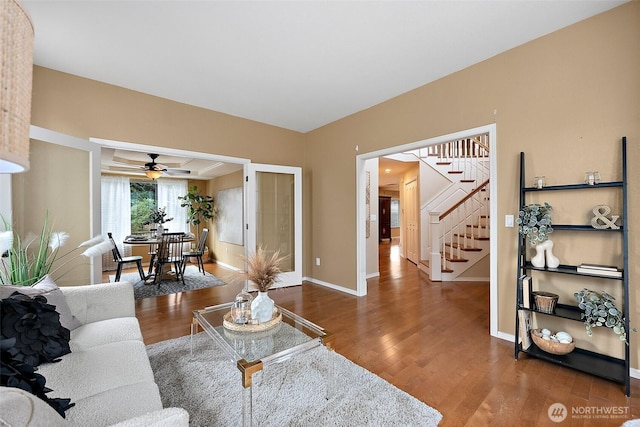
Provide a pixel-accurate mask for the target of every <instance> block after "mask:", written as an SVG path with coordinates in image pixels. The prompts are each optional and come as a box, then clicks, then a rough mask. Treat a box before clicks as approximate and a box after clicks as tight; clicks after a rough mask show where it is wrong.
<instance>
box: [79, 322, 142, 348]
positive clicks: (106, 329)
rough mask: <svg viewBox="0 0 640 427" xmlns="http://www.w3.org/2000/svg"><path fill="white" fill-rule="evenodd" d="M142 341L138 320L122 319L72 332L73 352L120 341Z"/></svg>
mask: <svg viewBox="0 0 640 427" xmlns="http://www.w3.org/2000/svg"><path fill="white" fill-rule="evenodd" d="M130 340H135V341H142V333H141V332H140V325H139V323H138V319H136V318H135V317H120V318H116V319H107V320H101V321H99V322H93V323H87V324H86V325H82V326H80V327H79V328H76V329H74V330H73V331H71V341H70V343H69V345H70V346H71V351H72V352H76V351H84V350H87V349H89V348H91V347H96V346H99V345H104V344H109V343H113V342H120V341H130Z"/></svg>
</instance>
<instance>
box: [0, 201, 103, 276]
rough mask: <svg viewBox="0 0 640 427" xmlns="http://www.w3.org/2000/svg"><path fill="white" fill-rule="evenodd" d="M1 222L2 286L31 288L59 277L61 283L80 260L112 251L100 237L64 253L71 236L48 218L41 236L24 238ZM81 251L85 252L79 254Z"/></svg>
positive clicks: (45, 220) (5, 222) (0, 274)
mask: <svg viewBox="0 0 640 427" xmlns="http://www.w3.org/2000/svg"><path fill="white" fill-rule="evenodd" d="M0 218H1V219H2V223H3V225H4V230H5V231H1V232H0V285H15V286H31V285H33V284H34V283H36V282H38V281H39V280H40V279H42V278H43V277H44V276H46V275H51V276H53V275H56V279H59V278H60V277H62V276H64V274H65V273H67V272H68V271H69V270H71V269H72V268H73V267H68V269H67V271H64V270H63V271H61V270H62V269H63V268H64V267H65V266H68V265H69V263H70V262H71V261H73V260H75V259H76V258H78V257H81V256H84V257H87V258H93V257H96V256H99V255H102V254H104V253H107V252H109V251H110V250H111V249H112V245H111V242H110V241H108V240H105V239H104V237H103V236H101V235H97V236H95V237H94V238H92V239H90V240H87V241H86V242H83V243H81V244H80V245H79V246H77V247H75V248H72V249H70V250H68V251H66V252H65V251H62V247H63V246H64V245H65V243H66V242H67V240H68V239H69V234H67V233H66V232H64V231H53V227H52V226H51V225H50V223H49V215H48V214H46V215H45V217H44V224H43V226H42V229H41V231H40V234H39V235H36V234H33V233H27V235H26V236H24V237H23V236H20V235H19V234H18V233H17V232H15V231H14V230H13V227H12V226H11V224H10V223H9V222H7V221H6V220H5V219H4V217H0ZM81 248H84V251H83V252H81V253H79V251H80V249H81ZM54 264H55V266H54ZM58 273H59V274H58Z"/></svg>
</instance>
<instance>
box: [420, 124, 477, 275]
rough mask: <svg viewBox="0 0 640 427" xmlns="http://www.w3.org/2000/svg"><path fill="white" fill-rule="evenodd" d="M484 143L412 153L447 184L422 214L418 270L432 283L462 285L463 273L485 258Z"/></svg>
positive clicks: (465, 142)
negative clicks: (455, 281)
mask: <svg viewBox="0 0 640 427" xmlns="http://www.w3.org/2000/svg"><path fill="white" fill-rule="evenodd" d="M488 138H489V136H488V135H480V136H477V137H474V138H466V139H463V140H457V141H451V142H447V143H443V144H437V145H433V146H429V147H425V148H423V149H421V150H418V152H417V153H414V154H415V155H416V157H418V158H419V159H420V160H421V162H422V164H423V166H422V167H423V168H429V169H430V170H429V171H428V172H429V173H433V172H435V173H437V174H439V175H440V176H442V177H444V178H446V182H448V184H447V185H444V186H443V188H442V189H441V191H440V192H439V193H438V194H436V195H435V196H434V197H433V198H431V200H429V201H427V202H426V203H425V204H423V205H422V206H421V212H420V216H421V219H422V227H421V228H422V230H423V231H422V235H421V241H422V247H421V254H422V256H421V259H422V260H421V262H420V263H419V265H418V267H419V268H420V269H421V270H423V271H425V272H426V273H428V274H429V277H430V279H431V280H433V281H451V280H456V279H457V280H461V279H459V277H460V276H461V275H462V274H463V273H464V272H465V271H467V270H468V269H469V268H471V267H472V266H473V265H475V264H476V263H478V262H479V261H480V260H482V259H483V258H485V257H486V256H487V255H488V253H489V236H490V230H489V197H490V196H489V185H488V184H489V171H490V164H489V141H488ZM421 175H422V170H421ZM431 266H435V268H431Z"/></svg>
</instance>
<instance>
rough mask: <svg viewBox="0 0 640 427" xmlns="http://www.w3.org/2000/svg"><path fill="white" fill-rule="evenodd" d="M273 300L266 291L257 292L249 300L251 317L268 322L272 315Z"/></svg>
mask: <svg viewBox="0 0 640 427" xmlns="http://www.w3.org/2000/svg"><path fill="white" fill-rule="evenodd" d="M273 304H274V302H273V300H272V299H271V298H269V294H268V293H267V292H258V296H257V297H255V298H254V299H253V301H251V319H252V320H254V321H256V320H257V321H258V322H260V323H264V322H268V321H269V320H271V317H272V316H273Z"/></svg>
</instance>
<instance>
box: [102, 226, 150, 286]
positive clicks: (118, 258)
mask: <svg viewBox="0 0 640 427" xmlns="http://www.w3.org/2000/svg"><path fill="white" fill-rule="evenodd" d="M107 235H108V236H109V240H111V253H112V254H113V261H115V262H116V263H118V269H117V270H116V280H115V281H116V282H119V281H120V276H121V275H122V268H123V267H124V266H125V265H127V264H132V263H135V264H136V266H137V267H138V273H140V279H141V280H145V278H146V277H145V275H144V269H143V268H142V257H141V256H137V255H135V256H125V257H123V256H122V255H120V251H119V250H118V245H116V241H115V240H114V239H113V234H111V233H107Z"/></svg>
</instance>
